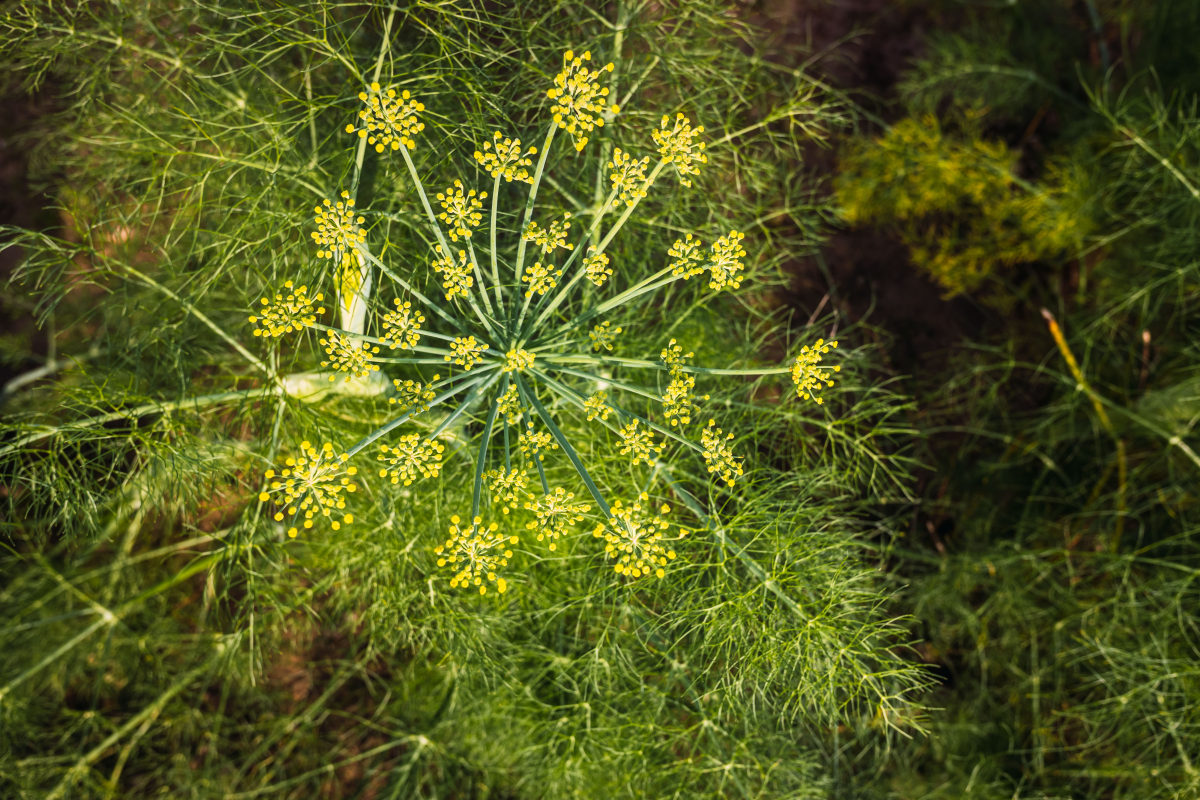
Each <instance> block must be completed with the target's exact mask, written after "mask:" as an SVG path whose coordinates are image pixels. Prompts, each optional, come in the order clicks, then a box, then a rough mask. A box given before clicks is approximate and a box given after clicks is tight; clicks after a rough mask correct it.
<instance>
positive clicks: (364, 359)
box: [321, 331, 379, 381]
mask: <svg viewBox="0 0 1200 800" xmlns="http://www.w3.org/2000/svg"><path fill="white" fill-rule="evenodd" d="M321 345H322V346H323V347H324V348H325V354H326V355H327V356H329V358H328V359H327V360H325V361H322V362H321V366H322V367H332V368H333V369H335V370H337V371H338V372H347V373H349V374H348V375H347V376H346V380H347V381H349V380H350V379H351V378H352V377H354V378H366V377H368V376H369V375H370V374H371V373H372V372H379V365H378V364H372V363H371V359H372V358H373V357H374V356H377V355H379V346H378V345H373V344H371V343H370V342H363V343H362V347H358V346H357V345H355V344H354V340H353V339H351V338H350V337H349V336H343V335H342V334H340V333H338V332H337V331H330V332H329V338H328V339H322V340H321ZM329 380H331V381H333V380H336V376H334V375H330V376H329Z"/></svg>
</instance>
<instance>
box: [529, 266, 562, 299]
mask: <svg viewBox="0 0 1200 800" xmlns="http://www.w3.org/2000/svg"><path fill="white" fill-rule="evenodd" d="M560 277H562V270H561V269H557V270H556V269H554V265H553V264H543V263H542V262H541V261H536V262H534V264H533V266H532V267H530V268H529V269H527V270H525V273H524V274H523V275H521V282H522V283H528V284H529V288H528V289H526V290H525V296H526V297H533V296H534V295H535V294H536V295H537V296H538V297H541V296H542V295H544V294H545V293H546V292H548V291H550V290H551V289H553V288H554V287H555V286H558V279H559V278H560Z"/></svg>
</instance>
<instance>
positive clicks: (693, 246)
mask: <svg viewBox="0 0 1200 800" xmlns="http://www.w3.org/2000/svg"><path fill="white" fill-rule="evenodd" d="M702 246H703V244H702V243H701V241H700V240H699V239H697V238H696V237H695V236H693V235H692V234H690V233H689V234H687V236H685V237H684V238H682V239H676V240H675V244H673V245H671V249H670V250H668V251H667V258H669V259H671V264H670V266H671V274H672V275H674V276H675V277H677V278H683V279H684V280H687V279H688V278H694V277H696V276H697V275H702V274H703V273H704V257H703V256H702V255H701V254H700V248H701V247H702Z"/></svg>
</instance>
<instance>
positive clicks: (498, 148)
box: [475, 131, 537, 183]
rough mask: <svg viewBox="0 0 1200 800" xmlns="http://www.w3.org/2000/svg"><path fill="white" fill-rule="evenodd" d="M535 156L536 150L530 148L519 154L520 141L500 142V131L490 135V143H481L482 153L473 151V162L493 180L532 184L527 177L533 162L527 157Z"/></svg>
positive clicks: (530, 179)
mask: <svg viewBox="0 0 1200 800" xmlns="http://www.w3.org/2000/svg"><path fill="white" fill-rule="evenodd" d="M534 155H537V148H536V147H531V148H529V149H528V150H526V151H524V152H521V140H520V139H509V138H507V137H505V138H504V140H503V141H501V138H500V131H496V132H495V133H493V134H492V141H490V142H484V143H483V151H482V152H480V151H479V150H476V151H475V160H476V161H478V162H479V166H481V167H483V168H484V170H485V171H486V172H487V174H488V175H491V176H492V177H493V178H504V180H505V181H507V182H508V183H512V182H513V181H524V182H525V183H533V178H532V177H530V175H529V169H528V168H529V167H530V166H532V165H533V161H531V160H530V158H529V156H534Z"/></svg>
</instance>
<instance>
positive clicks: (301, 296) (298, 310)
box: [250, 281, 325, 337]
mask: <svg viewBox="0 0 1200 800" xmlns="http://www.w3.org/2000/svg"><path fill="white" fill-rule="evenodd" d="M283 288H284V289H292V282H291V281H285V282H284V284H283ZM324 299H325V295H323V294H320V293H318V294H317V295H316V296H314V297H309V296H308V287H307V286H301V287H299V288H296V289H293V290H292V291H290V292H288V293H287V296H286V297H285V296H284V294H283V292H282V290H281V291H278V292H276V293H275V300H274V302H272V301H271V300H268V299H267V298H265V297H264V298H262V300H261V301H260V302H261V303H262V308H261V309H259V312H258V314H256V315H254V316H252V317H250V322H251V323H252V324H254V325H257V326H258V327H257V328H255V329H254V335H255V336H268V337H269V336H282V335H283V334H285V333H287V332H289V331H301V330H304V326H306V325H313V324H315V323H316V321H317V317H318V316H319V315H320V314H324V313H325V307H324V306H321V307H320V308H315V309H314V308H313V304H314V303H319V302H321V301H322V300H324Z"/></svg>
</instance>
